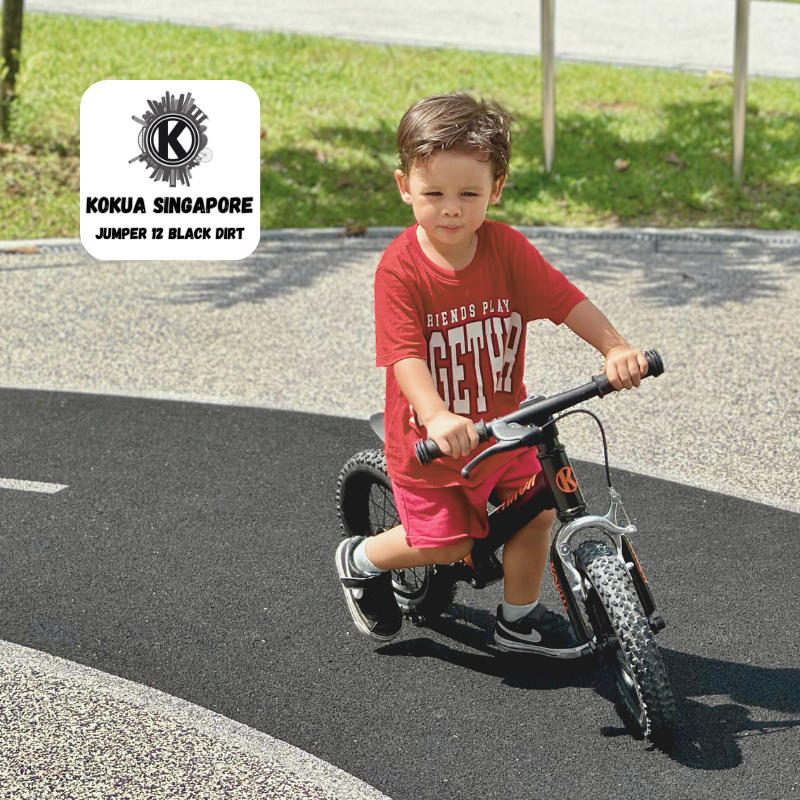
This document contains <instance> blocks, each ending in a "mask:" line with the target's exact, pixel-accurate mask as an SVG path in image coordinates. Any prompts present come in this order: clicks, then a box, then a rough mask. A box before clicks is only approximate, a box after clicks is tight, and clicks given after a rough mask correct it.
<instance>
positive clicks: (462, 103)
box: [397, 92, 511, 180]
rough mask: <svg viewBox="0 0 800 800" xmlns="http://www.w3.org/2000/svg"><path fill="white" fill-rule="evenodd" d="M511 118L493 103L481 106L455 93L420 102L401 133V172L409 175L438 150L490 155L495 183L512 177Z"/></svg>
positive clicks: (484, 102)
mask: <svg viewBox="0 0 800 800" xmlns="http://www.w3.org/2000/svg"><path fill="white" fill-rule="evenodd" d="M509 123H510V117H509V115H508V113H507V112H506V111H505V110H504V109H503V108H501V107H500V106H499V105H498V104H497V103H494V102H492V101H491V100H481V101H480V102H478V101H477V100H475V99H474V98H473V97H471V96H470V95H468V94H464V93H461V92H454V93H452V94H440V95H434V96H433V97H428V98H426V99H425V100H420V101H419V102H418V103H415V104H414V105H413V106H411V108H409V109H408V111H406V113H405V114H404V116H403V119H402V120H400V126H399V127H398V129H397V151H398V153H399V154H400V168H401V169H402V171H403V174H404V175H408V173H409V170H410V169H411V167H412V166H413V165H414V164H415V163H416V162H417V161H421V162H422V163H425V161H427V159H428V158H430V156H431V155H432V154H433V153H434V152H435V151H437V150H453V151H455V152H466V153H468V152H472V151H474V150H477V151H481V152H484V153H487V154H488V156H489V158H488V160H489V161H490V162H491V165H492V179H493V180H497V179H498V178H500V177H502V176H503V175H506V174H508V161H509V159H510V157H511V132H510V130H509Z"/></svg>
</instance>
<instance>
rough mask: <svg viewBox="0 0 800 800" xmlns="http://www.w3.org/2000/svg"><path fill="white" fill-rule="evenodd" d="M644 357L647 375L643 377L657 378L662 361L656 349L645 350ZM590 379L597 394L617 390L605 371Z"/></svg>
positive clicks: (662, 371) (601, 394)
mask: <svg viewBox="0 0 800 800" xmlns="http://www.w3.org/2000/svg"><path fill="white" fill-rule="evenodd" d="M644 357H645V358H646V359H647V375H645V376H644V377H645V378H650V377H651V376H652V377H653V378H657V377H658V376H659V375H663V374H664V361H663V359H662V358H661V354H660V353H659V352H658V350H645V351H644ZM592 380H593V381H594V382H595V383H596V384H597V388H598V390H599V391H598V395H599V396H600V397H605V396H606V395H607V394H611V393H612V392H616V391H617V390H616V389H615V388H614V387H613V386H612V385H611V382H610V381H609V380H608V378H607V377H606V374H605V372H601V373H600V374H599V375H595V376H594V377H593V378H592Z"/></svg>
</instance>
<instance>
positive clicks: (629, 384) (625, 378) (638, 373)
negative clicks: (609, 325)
mask: <svg viewBox="0 0 800 800" xmlns="http://www.w3.org/2000/svg"><path fill="white" fill-rule="evenodd" d="M603 372H605V374H606V377H607V378H608V381H609V383H610V384H611V385H612V386H613V387H614V388H615V389H616V390H617V391H620V390H621V389H632V388H633V387H634V386H638V385H639V383H640V382H641V380H642V378H644V376H645V375H647V359H646V358H645V357H644V353H643V352H642V351H641V350H635V349H634V348H633V347H627V346H625V347H623V346H621V345H620V346H617V347H612V348H611V349H610V350H609V351H608V352H607V353H606V363H605V366H604V367H603Z"/></svg>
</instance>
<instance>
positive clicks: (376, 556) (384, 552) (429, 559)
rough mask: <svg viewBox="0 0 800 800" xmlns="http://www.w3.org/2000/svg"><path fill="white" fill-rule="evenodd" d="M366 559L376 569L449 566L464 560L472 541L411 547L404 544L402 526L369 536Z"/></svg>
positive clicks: (470, 548)
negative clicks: (431, 565) (430, 565)
mask: <svg viewBox="0 0 800 800" xmlns="http://www.w3.org/2000/svg"><path fill="white" fill-rule="evenodd" d="M365 549H366V554H367V558H368V559H369V560H370V561H371V562H372V563H373V564H374V565H375V566H376V567H377V568H378V569H382V570H388V569H410V568H412V567H424V566H426V565H428V564H452V563H453V562H454V561H461V559H462V558H466V556H467V555H469V553H470V551H471V550H472V539H464V540H462V541H460V542H457V543H456V544H452V545H447V546H445V547H412V546H411V545H410V544H408V542H407V541H406V532H405V529H404V528H403V526H402V525H398V526H397V527H396V528H391V529H390V530H388V531H384V532H383V533H379V534H378V535H377V536H370V537H369V538H368V539H367V541H366V546H365Z"/></svg>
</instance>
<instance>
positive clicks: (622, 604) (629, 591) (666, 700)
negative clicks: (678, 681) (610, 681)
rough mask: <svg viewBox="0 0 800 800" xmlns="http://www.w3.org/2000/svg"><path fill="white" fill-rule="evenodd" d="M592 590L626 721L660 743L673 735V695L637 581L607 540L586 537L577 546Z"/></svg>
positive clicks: (593, 611)
mask: <svg viewBox="0 0 800 800" xmlns="http://www.w3.org/2000/svg"><path fill="white" fill-rule="evenodd" d="M575 558H576V562H577V564H578V565H579V569H580V571H581V573H582V574H583V575H584V576H585V577H586V578H587V579H588V580H589V583H590V584H591V587H592V589H591V590H590V591H589V596H588V598H587V601H586V610H587V615H588V617H589V621H590V623H591V625H592V627H593V629H594V633H595V636H596V637H597V638H598V640H599V641H600V642H601V643H603V644H607V648H606V649H605V651H604V652H605V654H606V656H607V661H608V664H609V666H610V668H611V671H612V673H613V674H614V677H615V678H616V681H617V686H618V687H619V692H620V695H621V697H622V703H623V707H624V708H625V710H626V711H627V716H628V720H627V721H628V722H629V723H632V724H633V725H634V726H635V728H638V731H639V733H640V734H641V735H643V736H645V737H647V738H648V739H649V740H650V741H651V742H653V743H654V744H656V745H658V746H660V747H669V746H670V745H671V744H672V742H673V741H674V739H675V730H676V711H675V698H674V696H673V694H672V689H671V687H670V684H669V678H668V677H667V672H666V669H665V667H664V662H663V660H662V658H661V651H660V650H659V649H658V645H657V644H656V640H655V636H654V634H653V632H652V630H651V629H650V625H649V623H648V621H647V617H646V616H645V614H644V611H643V610H642V606H641V603H640V602H639V597H638V595H637V594H636V589H635V588H634V585H633V581H632V580H631V577H630V575H629V574H628V572H627V570H626V569H625V568H624V567H623V565H622V564H621V563H620V561H619V559H618V558H617V556H616V553H615V552H614V550H613V548H612V547H611V546H610V545H609V544H608V543H606V542H598V541H587V542H584V543H583V544H581V545H580V546H579V547H578V548H577V550H576V551H575Z"/></svg>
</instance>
